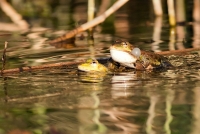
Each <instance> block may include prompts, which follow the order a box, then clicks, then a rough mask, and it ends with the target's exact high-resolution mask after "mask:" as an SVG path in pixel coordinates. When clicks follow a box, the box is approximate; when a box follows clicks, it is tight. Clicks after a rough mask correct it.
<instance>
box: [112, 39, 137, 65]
mask: <svg viewBox="0 0 200 134" xmlns="http://www.w3.org/2000/svg"><path fill="white" fill-rule="evenodd" d="M140 53H141V52H140V49H138V48H134V47H133V46H132V45H131V44H130V43H129V42H125V41H116V42H115V43H114V44H113V45H112V46H110V55H111V57H112V59H113V60H114V61H116V62H119V63H121V64H123V65H125V66H128V67H131V68H135V64H134V63H135V62H136V60H137V59H138V57H139V56H140Z"/></svg>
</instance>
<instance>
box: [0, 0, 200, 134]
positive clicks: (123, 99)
mask: <svg viewBox="0 0 200 134" xmlns="http://www.w3.org/2000/svg"><path fill="white" fill-rule="evenodd" d="M18 2H19V3H20V2H23V1H20V0H19V1H18ZM19 3H17V2H16V3H14V2H12V5H13V7H14V8H16V9H18V12H19V13H21V14H22V15H23V16H24V18H25V19H26V20H27V21H28V22H29V23H30V24H31V30H29V31H20V32H19V31H12V30H5V31H3V30H1V31H0V43H1V45H0V47H1V54H2V52H3V48H4V42H5V41H8V48H7V62H6V69H12V68H19V67H23V66H40V65H45V64H51V63H59V62H68V61H70V62H71V61H73V62H76V61H80V60H83V59H87V58H89V57H96V58H97V59H100V60H103V61H106V59H107V58H108V57H109V56H110V54H109V46H110V45H111V44H112V42H113V41H114V40H116V39H122V40H127V41H129V42H131V43H132V44H134V45H135V46H138V47H139V48H141V49H143V50H153V51H155V52H159V51H168V50H177V49H179V50H181V49H186V48H192V47H199V46H200V42H199V40H200V36H199V34H198V33H199V32H200V30H197V28H199V23H192V22H191V21H192V19H191V18H192V17H191V16H192V15H191V12H192V10H193V9H192V8H193V3H192V2H187V3H185V4H187V5H188V6H186V10H187V21H188V23H187V24H186V25H177V26H176V27H173V28H170V26H169V24H168V17H167V11H166V10H167V7H166V3H164V2H163V7H164V8H163V9H164V15H163V17H162V18H155V16H154V12H153V7H152V3H151V1H150V0H149V1H146V0H141V1H140V2H138V1H130V2H129V3H128V4H126V5H125V6H124V7H122V8H121V9H120V10H119V11H117V12H116V13H115V14H114V15H112V16H111V17H109V18H108V19H107V20H106V21H105V23H103V24H101V26H97V27H96V28H95V32H94V45H90V43H89V42H88V41H87V33H86V32H83V33H81V34H79V35H77V36H76V38H75V43H67V42H63V43H59V44H53V45H50V44H49V43H48V41H49V40H51V39H53V38H56V37H58V36H60V35H62V34H64V33H65V32H67V31H69V30H70V29H72V28H73V27H75V25H76V24H79V23H81V22H82V21H83V22H84V21H86V20H87V18H86V17H87V14H86V12H87V3H86V1H83V0H78V1H75V2H73V1H71V3H70V2H65V1H62V0H58V1H57V2H52V1H48V0H47V1H43V2H41V1H37V0H36V1H34V2H32V1H31V0H27V1H26V2H25V3H24V4H22V5H21V6H20V7H18V4H19ZM41 4H42V5H41ZM69 4H71V6H69ZM144 4H145V5H146V6H143V5H144ZM22 7H23V8H22ZM35 7H37V8H35ZM133 7H134V8H133ZM43 8H45V10H44V9H43ZM22 9H23V10H22ZM50 9H51V10H50ZM72 9H73V10H72ZM45 13H46V14H45ZM1 16H2V18H3V19H2V21H4V23H5V22H6V23H10V21H9V19H8V17H6V15H5V14H4V13H3V12H1ZM199 29H200V28H199ZM167 57H168V58H169V60H170V61H171V62H172V63H173V65H175V66H179V67H177V68H176V69H171V70H165V71H155V72H150V71H131V72H121V73H119V72H118V73H111V74H106V75H102V76H99V75H98V76H96V75H93V76H91V75H87V74H85V73H80V72H79V71H77V64H74V65H71V66H64V67H57V68H50V69H46V70H37V71H29V72H21V73H12V74H11V73H9V74H5V75H3V76H1V80H0V89H1V90H0V96H1V99H0V113H1V114H0V134H6V133H9V134H18V133H22V134H31V133H34V134H132V133H134V134H135V133H138V134H139V133H140V134H141V133H147V134H162V133H167V134H175V133H176V134H199V132H200V129H199V125H200V116H199V109H200V98H199V96H200V82H199V80H200V53H199V51H193V52H191V53H187V54H181V55H168V56H167Z"/></svg>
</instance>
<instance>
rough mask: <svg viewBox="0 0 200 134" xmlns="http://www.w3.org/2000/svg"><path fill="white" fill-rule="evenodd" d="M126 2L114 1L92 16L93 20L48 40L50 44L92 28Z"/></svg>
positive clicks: (123, 0) (126, 0) (121, 0)
mask: <svg viewBox="0 0 200 134" xmlns="http://www.w3.org/2000/svg"><path fill="white" fill-rule="evenodd" d="M126 2H128V0H118V1H116V2H115V3H114V4H113V5H112V6H111V7H110V8H109V9H108V10H107V11H105V12H104V13H103V14H101V15H100V16H98V17H96V18H94V19H93V20H91V21H89V22H87V23H85V24H83V25H81V26H80V27H78V28H75V29H74V30H71V31H69V32H68V33H67V34H65V35H63V36H61V37H59V38H56V39H54V40H52V41H50V42H49V43H50V44H53V43H58V42H61V41H64V40H67V39H69V38H72V37H74V36H75V35H76V34H78V33H80V32H83V31H85V30H87V29H89V28H92V27H94V26H96V25H98V24H100V23H102V22H103V21H104V20H105V19H106V18H107V17H108V16H110V15H111V14H112V13H114V12H115V11H116V10H118V9H119V8H120V7H122V6H123V5H124V4H125V3H126Z"/></svg>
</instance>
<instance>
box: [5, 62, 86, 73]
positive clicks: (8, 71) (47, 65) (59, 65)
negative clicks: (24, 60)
mask: <svg viewBox="0 0 200 134" xmlns="http://www.w3.org/2000/svg"><path fill="white" fill-rule="evenodd" d="M82 62H83V61H78V62H61V63H54V64H46V65H41V66H32V67H31V66H27V67H21V68H13V69H7V70H4V71H3V74H7V73H19V72H24V71H34V70H43V69H48V68H55V67H64V66H70V65H76V64H80V63H82Z"/></svg>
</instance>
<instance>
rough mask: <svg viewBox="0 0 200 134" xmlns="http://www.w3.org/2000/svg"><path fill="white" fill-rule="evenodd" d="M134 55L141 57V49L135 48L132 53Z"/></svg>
mask: <svg viewBox="0 0 200 134" xmlns="http://www.w3.org/2000/svg"><path fill="white" fill-rule="evenodd" d="M131 53H132V54H133V55H135V56H136V57H139V56H140V55H141V51H140V49H139V48H137V47H136V48H134V49H133V50H132V52H131Z"/></svg>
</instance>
